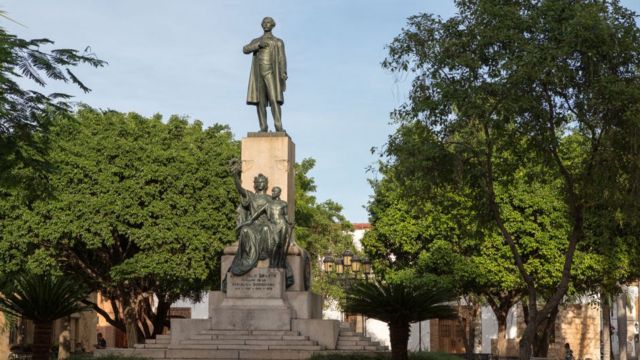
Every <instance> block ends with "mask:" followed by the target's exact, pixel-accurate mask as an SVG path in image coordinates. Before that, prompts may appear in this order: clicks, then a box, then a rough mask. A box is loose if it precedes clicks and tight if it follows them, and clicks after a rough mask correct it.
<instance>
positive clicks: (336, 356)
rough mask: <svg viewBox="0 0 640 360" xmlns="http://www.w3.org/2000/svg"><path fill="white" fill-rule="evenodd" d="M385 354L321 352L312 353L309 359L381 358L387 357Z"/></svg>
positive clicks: (349, 359)
mask: <svg viewBox="0 0 640 360" xmlns="http://www.w3.org/2000/svg"><path fill="white" fill-rule="evenodd" d="M388 358H389V356H387V355H386V354H375V353H374V354H358V353H353V354H321V353H314V354H313V355H311V357H310V358H309V360H381V359H388Z"/></svg>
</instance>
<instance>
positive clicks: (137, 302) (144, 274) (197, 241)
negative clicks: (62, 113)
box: [0, 108, 238, 346]
mask: <svg viewBox="0 0 640 360" xmlns="http://www.w3.org/2000/svg"><path fill="white" fill-rule="evenodd" d="M237 154H238V146H237V143H236V142H235V141H233V140H232V136H231V133H230V132H229V131H228V129H227V128H226V127H225V126H221V125H214V126H213V127H210V128H208V129H203V127H202V124H201V123H199V122H195V123H192V124H189V123H188V122H187V120H186V119H183V118H179V117H175V116H174V117H171V118H170V119H168V121H167V122H166V123H164V122H163V121H162V119H161V118H160V116H154V117H152V118H145V117H142V116H140V115H137V114H134V113H130V114H122V113H118V112H113V111H108V112H104V113H103V112H99V111H96V110H93V109H89V108H87V109H82V110H80V111H78V112H77V114H76V115H75V117H74V118H66V117H59V118H57V119H56V121H55V122H54V124H53V126H52V129H51V153H50V161H51V164H52V166H53V167H54V171H53V173H52V175H51V176H50V178H49V186H50V187H51V192H52V197H51V198H50V199H47V200H46V201H44V200H35V201H32V202H30V203H27V204H24V203H21V202H18V201H17V200H16V199H15V198H13V197H11V196H5V198H4V199H3V204H4V208H3V210H4V214H3V216H5V220H6V221H3V222H2V232H1V234H2V238H1V239H0V240H1V243H2V247H3V249H6V251H3V252H2V255H0V256H2V257H3V258H4V259H3V261H2V264H3V266H2V269H1V270H3V271H5V272H11V271H14V272H15V271H19V270H20V266H21V262H20V261H18V259H24V258H25V257H26V258H27V259H29V261H28V264H31V266H33V267H38V266H45V267H49V266H51V267H57V268H58V269H59V271H62V272H72V273H75V274H79V275H81V276H82V278H83V280H84V281H85V282H86V283H87V284H89V286H90V287H91V289H92V290H97V291H100V292H101V294H102V296H103V297H104V298H105V299H107V300H108V302H110V304H111V305H112V307H113V309H114V312H115V314H114V315H109V314H107V313H106V312H105V311H104V310H103V309H101V308H99V307H98V306H97V305H96V304H93V306H94V309H95V310H96V311H98V312H99V313H100V314H102V315H103V316H105V318H106V319H107V321H109V323H111V324H112V325H113V326H115V327H117V328H119V329H121V330H124V331H126V332H127V335H128V339H129V345H130V346H133V344H134V343H135V342H136V340H140V338H141V337H153V336H155V334H157V333H159V332H160V331H161V330H162V328H163V326H165V325H167V313H168V310H169V307H170V305H171V304H172V303H173V302H175V301H176V300H177V299H178V298H179V297H181V296H186V297H192V298H194V299H197V298H198V297H199V296H200V294H201V291H203V290H207V289H210V288H214V287H216V286H217V285H218V282H219V275H218V274H219V273H220V272H219V266H220V264H219V258H220V255H221V252H222V250H223V248H224V246H225V245H227V244H229V243H231V242H233V241H234V240H235V239H234V232H233V229H234V225H235V224H234V213H235V212H234V208H235V205H234V204H235V201H236V197H235V192H234V191H233V184H232V182H231V178H230V177H229V174H228V169H227V167H228V161H229V160H230V159H231V158H234V157H237ZM16 255H17V256H16ZM153 295H155V297H156V299H157V303H153V302H154V297H153ZM149 324H152V327H149V326H148V325H149Z"/></svg>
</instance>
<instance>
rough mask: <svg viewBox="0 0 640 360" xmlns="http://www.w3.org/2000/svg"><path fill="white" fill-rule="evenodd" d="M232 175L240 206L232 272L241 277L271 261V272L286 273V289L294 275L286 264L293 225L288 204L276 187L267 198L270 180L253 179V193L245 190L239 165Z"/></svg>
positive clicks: (233, 165)
mask: <svg viewBox="0 0 640 360" xmlns="http://www.w3.org/2000/svg"><path fill="white" fill-rule="evenodd" d="M231 172H232V173H233V178H234V182H235V185H236V189H237V191H238V193H239V194H240V197H241V202H240V205H239V206H238V211H237V213H238V217H237V227H236V235H237V238H238V250H237V252H236V254H235V257H234V258H233V262H232V263H231V267H229V272H230V273H232V274H233V275H236V276H242V275H244V274H246V273H248V272H249V271H250V270H251V269H253V268H254V267H256V265H257V264H258V261H260V260H269V267H270V268H279V269H286V280H287V281H286V283H287V286H290V285H292V284H293V274H292V271H291V269H290V267H289V265H288V263H287V252H288V250H289V247H290V245H291V237H292V236H291V235H292V231H293V223H292V222H291V221H290V220H289V218H288V215H287V214H288V206H287V203H286V202H285V201H283V200H281V199H280V194H281V192H282V190H281V189H280V188H279V187H274V188H273V192H272V194H271V195H269V194H267V189H268V185H269V182H268V181H269V180H268V179H267V177H266V176H264V175H262V174H259V175H258V176H256V177H255V178H254V182H253V183H254V192H252V191H249V190H247V189H244V188H243V187H242V183H241V181H240V173H241V170H240V165H239V163H238V162H237V161H234V162H232V164H231Z"/></svg>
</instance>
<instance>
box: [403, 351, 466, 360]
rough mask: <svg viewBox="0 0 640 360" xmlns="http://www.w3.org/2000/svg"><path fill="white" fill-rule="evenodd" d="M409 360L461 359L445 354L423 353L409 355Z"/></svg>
mask: <svg viewBox="0 0 640 360" xmlns="http://www.w3.org/2000/svg"><path fill="white" fill-rule="evenodd" d="M409 360H461V358H460V357H459V356H456V355H453V354H447V353H443V352H435V351H434V352H431V351H421V352H414V353H409Z"/></svg>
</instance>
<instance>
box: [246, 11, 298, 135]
mask: <svg viewBox="0 0 640 360" xmlns="http://www.w3.org/2000/svg"><path fill="white" fill-rule="evenodd" d="M275 26H276V22H275V21H274V20H273V19H272V18H270V17H265V18H264V19H263V20H262V29H263V30H264V34H263V35H262V36H260V37H259V38H256V39H253V40H251V42H250V43H249V44H247V45H245V46H244V47H243V48H242V51H243V52H244V53H245V54H252V55H253V58H252V60H251V73H250V74H249V88H248V90H247V104H249V105H256V107H257V110H258V121H259V122H260V131H262V132H267V131H268V130H269V128H268V125H267V106H269V107H271V115H272V116H273V124H274V127H275V129H276V131H278V132H284V128H283V127H282V119H281V118H282V114H281V111H280V106H281V105H282V104H284V95H283V93H284V91H285V89H286V81H287V57H286V55H285V53H284V42H283V41H282V40H281V39H278V38H277V37H275V36H274V35H273V34H272V33H271V30H273V28H274V27H275Z"/></svg>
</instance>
